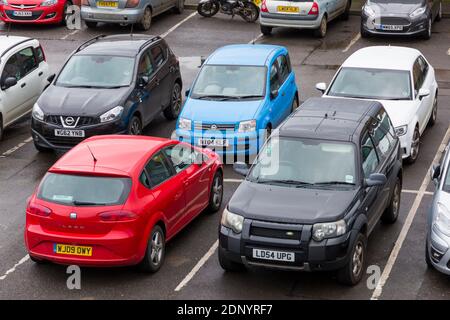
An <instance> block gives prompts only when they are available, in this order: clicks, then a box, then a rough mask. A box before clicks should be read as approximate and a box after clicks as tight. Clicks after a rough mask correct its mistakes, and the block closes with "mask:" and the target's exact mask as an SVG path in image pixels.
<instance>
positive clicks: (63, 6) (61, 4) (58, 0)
mask: <svg viewBox="0 0 450 320" xmlns="http://www.w3.org/2000/svg"><path fill="white" fill-rule="evenodd" d="M70 5H72V1H70V0H0V20H2V21H3V22H8V23H34V24H37V23H39V24H51V23H65V21H66V12H67V8H68V6H70Z"/></svg>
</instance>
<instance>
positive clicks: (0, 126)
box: [0, 114, 3, 141]
mask: <svg viewBox="0 0 450 320" xmlns="http://www.w3.org/2000/svg"><path fill="white" fill-rule="evenodd" d="M2 139H3V118H2V115H1V114H0V141H2Z"/></svg>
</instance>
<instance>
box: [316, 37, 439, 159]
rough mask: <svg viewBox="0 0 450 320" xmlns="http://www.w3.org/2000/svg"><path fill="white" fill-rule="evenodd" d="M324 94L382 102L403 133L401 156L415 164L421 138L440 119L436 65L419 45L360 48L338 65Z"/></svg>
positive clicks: (320, 85)
mask: <svg viewBox="0 0 450 320" xmlns="http://www.w3.org/2000/svg"><path fill="white" fill-rule="evenodd" d="M316 88H317V89H318V90H319V91H321V92H322V93H324V95H323V96H324V97H334V98H347V99H348V98H354V99H370V100H377V101H379V102H381V103H382V104H383V105H384V107H385V109H386V111H387V112H388V114H389V117H390V118H391V120H392V122H393V125H394V127H395V132H396V134H397V136H399V138H400V143H401V148H402V154H403V158H404V159H405V160H406V161H407V162H409V163H413V162H415V161H416V159H417V156H418V154H419V147H420V137H421V135H422V133H423V132H424V131H425V129H426V127H427V125H430V126H431V125H433V124H434V123H435V121H436V116H437V108H438V103H437V101H438V100H437V99H438V84H437V82H436V78H435V73H434V69H433V67H432V66H431V65H430V64H429V62H428V61H427V59H426V58H425V57H424V56H423V55H422V54H421V53H420V52H419V51H418V50H416V49H411V48H405V47H393V46H392V47H391V46H375V47H367V48H364V49H360V50H358V51H356V52H355V53H354V54H352V55H351V56H350V57H349V58H348V59H347V60H346V61H345V62H344V63H343V64H342V66H341V67H340V68H339V70H338V72H337V73H336V75H335V76H334V78H333V80H332V82H331V84H330V86H329V87H328V88H327V85H326V84H325V83H318V84H316Z"/></svg>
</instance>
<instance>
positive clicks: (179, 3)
mask: <svg viewBox="0 0 450 320" xmlns="http://www.w3.org/2000/svg"><path fill="white" fill-rule="evenodd" d="M183 11H184V0H178V1H177V4H176V6H175V13H178V14H182V13H183Z"/></svg>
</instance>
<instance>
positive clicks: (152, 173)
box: [145, 151, 172, 186]
mask: <svg viewBox="0 0 450 320" xmlns="http://www.w3.org/2000/svg"><path fill="white" fill-rule="evenodd" d="M145 170H146V171H147V174H148V179H149V183H150V185H151V186H157V185H159V184H161V183H163V182H164V181H166V180H168V179H169V178H170V177H171V176H172V170H171V168H170V164H169V163H168V161H167V159H166V158H165V157H164V155H163V153H162V152H161V151H160V152H158V153H157V154H155V155H154V156H153V157H152V158H151V159H150V161H149V162H148V163H147V165H146V166H145Z"/></svg>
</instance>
